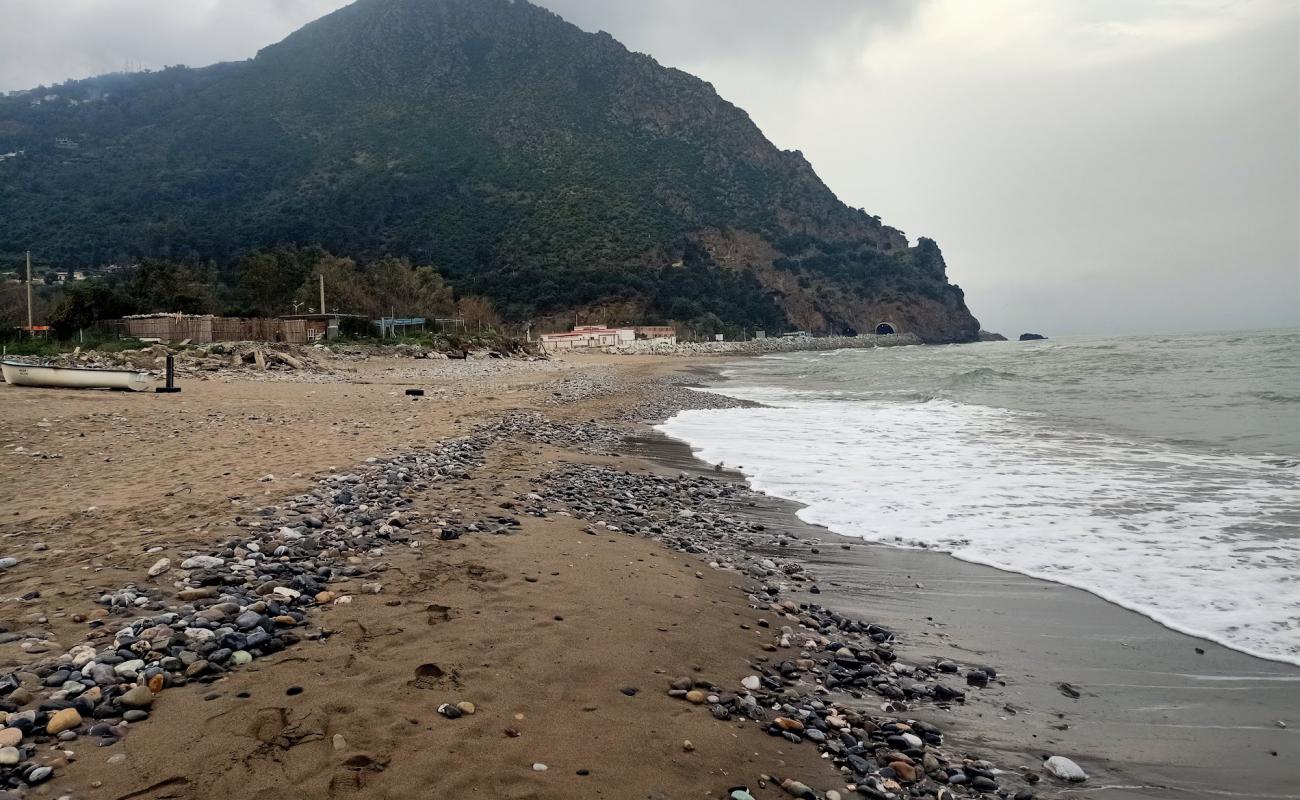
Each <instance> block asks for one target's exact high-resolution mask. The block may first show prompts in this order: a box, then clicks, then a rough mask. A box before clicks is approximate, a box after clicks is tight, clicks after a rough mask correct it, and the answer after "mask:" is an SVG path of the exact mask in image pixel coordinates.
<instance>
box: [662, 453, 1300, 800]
mask: <svg viewBox="0 0 1300 800" xmlns="http://www.w3.org/2000/svg"><path fill="white" fill-rule="evenodd" d="M638 447H639V449H640V452H642V453H643V454H645V455H646V456H647V457H653V458H655V459H656V460H658V461H659V462H660V463H661V464H663V465H664V466H665V467H669V468H672V469H695V470H699V471H705V472H707V471H710V467H709V466H708V465H707V464H706V463H705V462H702V461H699V460H698V459H696V458H695V456H694V455H693V454H692V453H691V451H690V447H689V446H688V445H687V444H686V443H684V442H681V441H678V440H675V439H672V438H670V437H667V436H665V435H663V434H660V433H658V432H657V431H656V432H654V433H653V435H650V436H647V437H643V439H642V441H641V442H639V443H638ZM727 474H729V475H730V476H731V478H732V479H733V480H736V481H738V482H744V480H745V479H744V476H742V475H740V474H739V473H736V472H728V473H727ZM764 497H765V498H767V500H766V502H764V503H763V504H762V505H761V507H760V508H758V509H755V511H754V514H755V516H756V517H758V518H759V519H762V520H764V521H765V522H766V523H767V524H769V525H770V526H772V527H773V528H774V529H777V528H779V529H780V530H783V531H785V532H787V533H788V534H789V535H790V536H791V537H792V538H793V539H795V540H798V541H799V542H801V543H805V544H804V546H802V547H800V548H799V549H798V551H797V556H796V557H798V558H799V559H801V560H803V561H805V562H806V563H807V564H808V565H809V569H810V570H811V571H812V572H814V573H815V574H817V575H818V576H819V577H820V578H821V579H822V582H821V583H819V584H818V585H819V587H820V589H821V591H820V593H819V594H818V595H816V596H815V599H816V601H817V602H819V603H822V604H824V605H827V606H828V607H831V608H836V609H839V610H842V611H843V612H844V613H846V614H870V615H872V616H873V618H875V619H877V620H879V621H881V623H882V624H884V625H886V626H889V627H891V628H892V629H894V630H896V631H898V632H899V639H900V645H899V650H900V652H901V653H905V654H908V655H909V656H910V657H912V658H918V657H919V658H920V659H921V660H934V661H938V660H943V659H948V660H953V661H958V662H962V663H991V664H992V665H993V666H994V667H995V668H996V669H997V671H998V678H999V681H998V682H995V684H994V685H993V687H992V688H990V689H987V690H983V691H982V692H981V693H980V695H979V696H978V697H975V696H973V695H968V701H967V703H966V704H965V705H964V706H955V707H954V708H953V713H951V714H944V715H942V717H941V718H930V717H927V718H928V719H931V721H933V722H935V723H936V724H940V723H941V724H942V726H943V727H944V728H945V729H947V730H950V731H951V732H952V733H953V735H955V736H957V737H959V739H960V740H961V741H962V742H963V743H965V744H967V745H969V746H970V747H972V748H979V749H982V750H983V751H984V752H986V753H989V754H990V755H991V757H994V758H995V759H999V758H1005V759H1007V760H1008V761H1009V762H1010V763H1016V762H1017V761H1018V762H1019V763H1020V764H1021V765H1025V764H1032V763H1033V759H1034V757H1035V756H1037V755H1038V754H1040V753H1046V752H1049V751H1050V752H1055V753H1061V754H1064V755H1066V756H1068V757H1070V758H1071V759H1073V760H1075V761H1077V762H1078V763H1079V764H1080V765H1081V766H1083V767H1084V769H1085V770H1086V771H1087V772H1088V774H1089V776H1090V779H1089V781H1087V782H1086V783H1083V784H1080V785H1079V787H1078V788H1077V789H1072V788H1065V787H1062V789H1061V792H1062V795H1063V796H1086V797H1096V798H1104V799H1105V800H1129V799H1130V798H1131V799H1132V800H1137V799H1138V798H1142V799H1143V800H1146V799H1148V798H1169V797H1174V798H1178V797H1183V798H1191V797H1210V796H1219V797H1222V796H1231V797H1251V798H1256V797H1257V798H1292V797H1296V796H1300V795H1298V794H1297V792H1296V790H1295V788H1294V785H1293V782H1292V781H1291V779H1290V776H1289V773H1288V770H1287V767H1286V764H1287V763H1288V762H1287V761H1286V760H1285V758H1284V755H1285V753H1286V752H1287V751H1288V750H1289V751H1291V752H1300V750H1298V749H1297V748H1298V747H1300V736H1298V735H1297V734H1296V732H1295V729H1294V725H1293V721H1291V720H1288V719H1287V718H1286V715H1287V712H1286V709H1287V708H1288V707H1289V706H1290V705H1292V703H1293V699H1294V697H1296V696H1297V694H1300V669H1297V668H1294V667H1292V666H1291V665H1288V664H1285V663H1281V662H1275V661H1270V660H1265V659H1260V658H1258V657H1255V656H1251V655H1248V654H1246V653H1242V652H1240V651H1237V650H1233V649H1230V648H1227V647H1225V646H1223V645H1219V644H1217V643H1215V642H1211V641H1208V640H1204V639H1200V638H1198V637H1192V636H1188V635H1187V634H1183V633H1180V632H1178V631H1175V630H1172V629H1169V628H1166V627H1164V626H1163V625H1160V624H1159V623H1157V622H1155V621H1154V620H1151V619H1149V618H1147V617H1145V616H1143V615H1141V614H1139V613H1137V612H1134V611H1130V610H1128V609H1125V608H1123V607H1121V606H1117V605H1115V604H1112V603H1110V602H1108V601H1106V600H1104V599H1102V598H1100V597H1097V596H1096V595H1094V594H1092V593H1090V592H1086V591H1084V590H1081V589H1076V588H1074V587H1070V586H1065V585H1063V584H1058V583H1054V582H1050V581H1044V580H1042V579H1039V578H1033V577H1030V576H1026V575H1021V574H1019V573H1014V572H1009V571H1005V570H1000V569H997V568H995V567H989V566H985V565H981V564H975V563H972V562H967V561H962V560H960V559H956V558H954V557H952V556H950V555H948V554H946V553H941V552H936V551H928V550H923V549H914V548H898V547H890V546H888V545H883V544H877V543H873V542H866V541H863V540H861V539H855V538H852V537H845V536H841V535H840V534H837V533H834V532H833V531H830V530H828V529H826V528H823V527H820V526H816V525H812V524H809V523H805V522H803V521H802V520H800V519H798V517H797V516H795V514H796V512H797V510H798V509H799V508H800V505H799V504H798V503H795V502H793V501H789V500H785V499H782V498H778V497H773V496H770V495H764ZM842 544H848V545H849V546H850V549H848V550H845V549H842V548H841V547H838V546H836V545H842ZM813 548H816V549H817V550H819V551H820V552H813ZM791 549H793V548H792V547H791V546H787V547H785V548H779V552H781V553H783V554H786V555H787V557H788V555H789V553H790V550H791ZM763 552H771V550H765V551H763ZM796 596H797V597H799V599H805V598H806V597H808V595H807V594H806V592H800V593H797V595H796ZM1198 648H1199V649H1200V650H1203V651H1204V653H1198V652H1197V650H1198ZM999 682H1000V683H1001V685H997V684H998V683H999ZM1061 683H1068V684H1070V685H1071V686H1072V687H1073V688H1075V689H1076V690H1078V691H1079V692H1080V693H1081V694H1082V697H1081V698H1079V699H1074V698H1070V697H1068V696H1066V695H1064V694H1062V692H1061V690H1060V689H1059V688H1058V686H1059V684H1061ZM1008 705H1009V706H1011V708H1013V709H1015V710H1014V711H1013V712H1008V710H1007V708H1006V706H1008ZM1279 719H1281V720H1283V721H1286V722H1287V724H1288V727H1287V728H1280V727H1279V726H1278V725H1277V724H1276V721H1277V720H1279ZM1062 726H1065V727H1064V729H1058V728H1061V727H1062ZM1274 753H1277V755H1274Z"/></svg>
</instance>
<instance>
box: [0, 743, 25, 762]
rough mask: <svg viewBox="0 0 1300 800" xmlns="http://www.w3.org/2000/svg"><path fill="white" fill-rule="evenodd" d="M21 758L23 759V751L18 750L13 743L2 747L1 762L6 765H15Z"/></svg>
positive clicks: (0, 752)
mask: <svg viewBox="0 0 1300 800" xmlns="http://www.w3.org/2000/svg"><path fill="white" fill-rule="evenodd" d="M21 759H22V753H19V752H18V748H17V747H13V746H12V745H10V746H6V747H0V764H3V765H4V766H6V767H8V766H13V765H14V764H17V763H18V762H19V761H20V760H21Z"/></svg>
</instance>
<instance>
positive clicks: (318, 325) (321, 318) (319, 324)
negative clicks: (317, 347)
mask: <svg viewBox="0 0 1300 800" xmlns="http://www.w3.org/2000/svg"><path fill="white" fill-rule="evenodd" d="M345 317H348V318H353V319H365V318H364V317H363V316H361V315H360V314H284V315H283V316H281V317H280V319H282V320H284V321H286V322H297V321H299V320H301V321H302V323H303V326H304V330H305V331H306V336H307V341H309V342H315V341H319V340H321V339H335V338H337V337H338V335H339V321H340V320H342V319H344V318H345Z"/></svg>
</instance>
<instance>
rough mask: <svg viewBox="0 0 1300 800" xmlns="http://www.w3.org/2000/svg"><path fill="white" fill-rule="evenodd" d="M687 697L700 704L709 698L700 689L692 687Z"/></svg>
mask: <svg viewBox="0 0 1300 800" xmlns="http://www.w3.org/2000/svg"><path fill="white" fill-rule="evenodd" d="M686 699H687V700H689V701H690V702H692V703H694V704H695V705H697V706H698V705H700V704H701V703H703V702H704V701H705V700H708V699H709V696H708V695H707V694H705V693H704V692H701V691H700V690H699V689H692V690H690V691H689V692H687V693H686Z"/></svg>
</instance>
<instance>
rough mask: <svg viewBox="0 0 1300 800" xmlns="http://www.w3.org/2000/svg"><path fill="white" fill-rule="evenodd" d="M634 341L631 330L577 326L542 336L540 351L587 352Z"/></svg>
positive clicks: (634, 333)
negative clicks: (562, 331)
mask: <svg viewBox="0 0 1300 800" xmlns="http://www.w3.org/2000/svg"><path fill="white" fill-rule="evenodd" d="M635 339H636V331H635V330H634V329H633V328H605V327H602V326H600V325H579V326H577V327H575V328H574V329H573V330H571V331H568V332H566V333H544V334H542V349H543V350H545V351H546V352H548V353H557V352H560V351H562V350H587V349H600V348H605V347H618V346H620V345H622V344H623V343H626V342H631V341H634V340H635Z"/></svg>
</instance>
